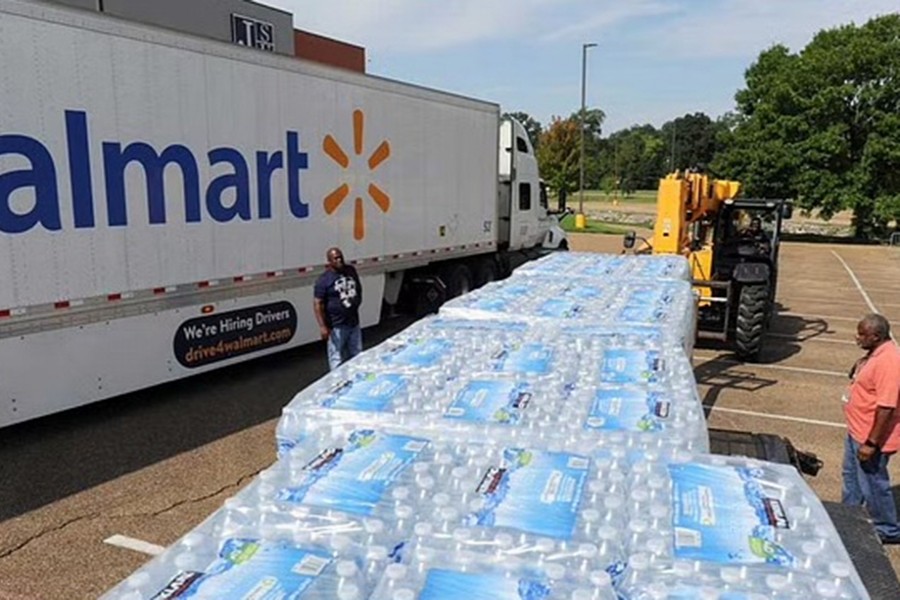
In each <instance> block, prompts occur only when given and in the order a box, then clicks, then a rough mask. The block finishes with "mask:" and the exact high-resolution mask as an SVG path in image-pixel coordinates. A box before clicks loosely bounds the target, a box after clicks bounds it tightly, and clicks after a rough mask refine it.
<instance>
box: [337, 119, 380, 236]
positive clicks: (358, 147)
mask: <svg viewBox="0 0 900 600" xmlns="http://www.w3.org/2000/svg"><path fill="white" fill-rule="evenodd" d="M364 120H365V115H363V112H362V111H361V110H355V111H353V151H354V153H355V154H356V156H362V153H363V130H364ZM322 149H323V150H324V151H325V154H327V155H328V156H330V157H331V160H333V161H334V162H336V163H337V164H339V165H340V166H341V167H342V168H344V169H348V168H349V167H350V157H348V156H347V153H346V152H344V150H343V148H341V145H340V144H338V142H337V140H335V139H334V138H333V137H331V135H330V134H329V135H326V136H325V141H324V142H323V143H322ZM390 155H391V145H390V144H389V143H388V142H387V140H384V141H382V142H381V144H379V146H378V148H376V149H375V151H374V152H373V153H372V154H371V156H369V161H368V162H369V170H370V171H374V170H375V169H377V168H378V166H379V165H380V164H381V163H383V162H384V161H386V160H387V159H388V157H389V156H390ZM368 192H369V197H370V198H371V199H372V201H373V202H375V204H376V206H378V208H380V209H381V212H383V213H386V212H388V211H389V210H390V208H391V198H390V196H388V195H387V194H386V193H384V192H383V191H382V190H381V188H379V187H378V186H377V185H375V184H374V183H370V184H369V188H368ZM349 195H350V185H349V184H347V183H344V184H342V185H340V186H339V187H337V188H336V189H335V190H334V191H333V192H331V193H330V194H328V195H327V196H325V202H324V206H325V213H326V214H328V215H330V214H332V213H334V211H336V210H337V209H338V207H339V206H340V205H341V202H343V201H344V200H345V199H346V198H347V196H349ZM353 237H354V239H356V240H361V239H363V238H364V237H366V219H365V215H364V214H363V199H362V198H361V197H359V196H357V197H356V204H355V209H354V213H353Z"/></svg>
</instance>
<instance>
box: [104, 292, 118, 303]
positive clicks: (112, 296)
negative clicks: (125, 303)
mask: <svg viewBox="0 0 900 600" xmlns="http://www.w3.org/2000/svg"><path fill="white" fill-rule="evenodd" d="M106 299H107V300H109V301H110V302H115V301H116V300H121V299H122V294H110V295H109V296H107V297H106Z"/></svg>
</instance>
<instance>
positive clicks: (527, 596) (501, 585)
mask: <svg viewBox="0 0 900 600" xmlns="http://www.w3.org/2000/svg"><path fill="white" fill-rule="evenodd" d="M550 591H551V588H550V581H549V580H547V579H545V578H537V577H528V578H514V577H506V576H504V575H503V574H502V573H497V574H494V573H460V572H459V571H448V570H444V569H431V570H429V571H428V575H427V576H426V578H425V587H424V588H422V591H421V592H420V593H419V600H459V599H460V598H465V599H466V600H543V599H544V598H548V597H549V596H550Z"/></svg>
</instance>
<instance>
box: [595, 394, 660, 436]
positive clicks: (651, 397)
mask: <svg viewBox="0 0 900 600" xmlns="http://www.w3.org/2000/svg"><path fill="white" fill-rule="evenodd" d="M670 412H671V403H670V402H669V401H668V400H666V399H665V398H663V396H662V395H661V394H660V393H658V392H650V391H646V390H638V389H627V388H622V389H601V390H597V393H596V395H595V396H594V403H593V404H592V405H591V410H590V412H589V413H588V417H587V419H586V420H585V422H584V428H585V429H606V430H617V431H661V430H663V429H665V423H664V422H665V420H666V419H668V417H669V413H670Z"/></svg>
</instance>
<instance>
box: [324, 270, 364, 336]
mask: <svg viewBox="0 0 900 600" xmlns="http://www.w3.org/2000/svg"><path fill="white" fill-rule="evenodd" d="M314 294H315V297H316V298H318V299H319V300H322V301H323V302H324V303H325V324H326V325H328V326H329V327H339V326H340V327H357V326H358V325H359V305H360V304H361V303H362V285H361V284H360V282H359V275H357V274H356V269H354V268H353V267H351V266H350V265H344V268H343V269H342V270H341V271H340V272H337V271H332V270H331V269H328V270H327V271H325V272H324V273H322V275H320V276H319V279H317V280H316V287H315V292H314Z"/></svg>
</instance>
